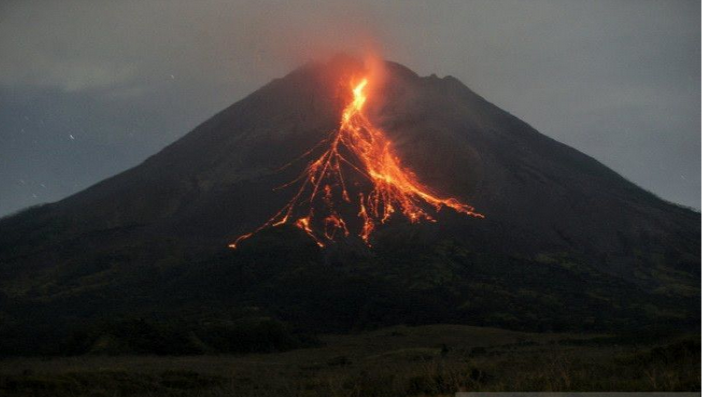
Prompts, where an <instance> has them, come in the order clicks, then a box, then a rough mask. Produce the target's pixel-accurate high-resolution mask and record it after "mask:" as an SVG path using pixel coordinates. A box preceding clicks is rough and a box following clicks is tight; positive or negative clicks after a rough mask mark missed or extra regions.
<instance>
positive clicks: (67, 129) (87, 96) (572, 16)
mask: <svg viewBox="0 0 706 397" xmlns="http://www.w3.org/2000/svg"><path fill="white" fill-rule="evenodd" d="M380 3H383V2H380V1H372V0H371V1H363V2H361V1H356V2H353V1H350V0H347V1H325V2H324V1H322V2H313V1H297V2H294V1H290V2H285V1H277V2H276V1H273V2H266V3H265V4H260V3H258V2H254V1H253V2H250V1H218V0H208V1H140V2H137V1H120V2H109V1H61V2H55V1H44V2H35V1H5V2H2V3H0V216H1V215H5V214H8V213H10V212H12V211H15V210H18V209H20V208H23V207H26V206H29V205H33V204H38V203H41V202H49V201H55V200H58V199H60V198H63V197H65V196H67V195H69V194H71V193H74V192H77V191H79V190H81V189H84V188H86V187H88V186H90V185H91V184H93V183H95V182H98V181H99V180H101V179H103V178H105V177H108V176H110V175H113V174H115V173H117V172H119V171H122V170H124V169H126V168H128V167H131V166H134V165H136V164H138V163H139V162H140V161H142V160H144V159H145V158H146V157H147V156H149V155H150V154H153V153H155V152H157V151H158V150H159V149H161V148H162V147H164V146H165V145H166V144H168V143H170V142H172V141H174V140H176V139H177V138H179V137H181V136H182V135H184V134H185V133H187V132H188V131H189V130H191V129H192V128H193V127H194V126H196V125H197V124H198V123H200V122H201V121H204V120H205V119H206V118H208V117H209V116H211V115H212V114H214V113H216V112H217V111H218V110H220V109H222V108H224V107H225V106H227V105H229V104H230V103H232V102H234V101H236V100H239V99H241V98H242V97H244V96H245V95H247V94H249V93H250V92H252V91H253V90H255V89H257V88H258V87H260V86H261V85H263V84H265V83H267V82H268V81H269V80H271V79H273V78H276V77H280V76H282V75H283V74H285V73H287V72H288V71H290V70H291V69H293V68H294V67H296V66H298V65H300V64H301V63H303V62H305V61H306V60H308V59H312V58H322V57H326V56H327V55H328V54H331V53H333V52H338V51H342V50H343V51H352V52H364V51H365V50H367V49H371V48H372V49H375V50H376V51H377V52H379V53H380V55H381V56H382V57H383V58H386V59H390V60H394V61H397V62H400V63H402V64H404V65H406V66H408V67H410V68H411V69H413V70H415V71H416V72H418V73H419V74H422V75H428V74H431V73H436V74H437V75H440V76H444V75H453V76H455V77H457V78H459V79H460V80H461V81H463V82H464V83H466V84H467V85H468V86H469V87H470V88H471V89H473V90H474V91H476V92H477V93H479V94H480V95H482V96H484V97H485V98H486V99H488V100H490V101H491V102H493V103H495V104H496V105H498V106H500V107H502V108H504V109H505V110H507V111H509V112H511V113H513V114H515V115H516V116H518V117H520V118H521V119H523V120H525V121H527V122H528V123H530V124H531V125H533V126H534V127H535V128H537V129H538V130H539V131H541V132H542V133H544V134H546V135H548V136H551V137H553V138H555V139H557V140H559V141H562V142H564V143H567V144H569V145H571V146H574V147H576V148H577V149H579V150H581V151H583V152H585V153H587V154H589V155H591V156H593V157H595V158H597V159H598V160H600V161H601V162H603V163H604V164H606V165H608V166H610V167H611V168H613V169H615V170H616V171H618V172H620V173H621V174H623V175H624V176H626V177H627V178H628V179H630V180H632V181H634V182H636V183H637V184H639V185H641V186H643V187H645V188H647V189H648V190H650V191H653V192H655V193H656V194H658V195H659V196H661V197H663V198H665V199H667V200H670V201H673V202H677V203H680V204H685V205H688V206H691V207H695V208H700V190H701V182H700V181H701V174H700V152H701V150H700V145H701V131H700V84H701V76H700V56H701V55H700V5H699V2H698V1H696V0H693V1H686V0H663V1H650V0H607V1H578V0H554V1H550V0H487V1H444V2H436V1H434V2H432V1H386V2H384V4H380Z"/></svg>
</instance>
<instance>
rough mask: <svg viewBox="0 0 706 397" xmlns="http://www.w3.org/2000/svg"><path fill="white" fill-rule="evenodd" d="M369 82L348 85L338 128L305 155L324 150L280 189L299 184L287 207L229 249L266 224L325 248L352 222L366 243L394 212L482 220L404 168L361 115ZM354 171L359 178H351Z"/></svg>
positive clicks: (416, 219)
mask: <svg viewBox="0 0 706 397" xmlns="http://www.w3.org/2000/svg"><path fill="white" fill-rule="evenodd" d="M367 85H368V79H367V78H363V79H362V80H360V81H358V82H356V83H354V84H352V93H353V98H352V101H351V102H350V103H349V104H348V105H347V106H346V107H345V109H344V110H343V114H342V115H341V124H340V127H339V128H338V130H336V131H334V132H333V133H332V134H331V136H330V137H329V138H327V139H326V140H324V141H322V142H321V143H320V144H319V145H317V146H316V147H314V148H313V149H311V150H310V151H308V152H307V153H305V155H304V156H306V155H309V154H311V153H312V152H314V151H315V150H316V149H317V148H318V147H319V146H321V145H322V144H328V146H327V147H328V149H327V150H326V151H325V152H324V153H323V154H322V155H321V156H319V157H318V158H316V159H315V160H314V161H312V162H311V163H309V165H308V166H307V167H306V168H305V169H304V171H303V172H302V173H301V174H300V175H299V176H298V177H297V178H296V179H294V180H293V181H291V182H289V183H287V184H285V185H284V186H281V187H280V188H285V187H288V186H292V185H295V184H297V183H300V185H299V189H298V190H297V192H296V194H295V195H294V196H293V197H292V199H291V200H290V201H289V202H288V203H287V205H286V206H284V208H282V209H281V210H280V211H279V212H278V213H276V214H275V215H274V216H273V217H272V218H271V219H270V220H268V221H267V222H265V224H263V225H262V226H260V227H259V228H258V229H257V230H255V231H254V232H252V233H248V234H245V235H242V236H240V237H239V238H238V239H237V240H236V241H235V242H234V243H232V244H230V245H229V246H230V247H231V248H236V247H237V245H238V243H239V242H241V241H242V240H244V239H247V238H248V237H250V236H252V235H253V233H256V232H258V231H260V230H262V229H264V228H266V227H272V226H279V225H283V224H286V223H291V224H293V225H294V226H296V227H298V228H300V229H302V230H303V231H304V232H306V233H307V234H308V235H309V236H310V237H311V238H312V239H313V240H314V241H315V242H316V243H317V244H318V245H319V246H320V247H324V246H325V245H326V244H327V243H329V242H333V241H335V240H336V239H337V237H339V236H341V235H343V236H346V237H347V236H349V234H350V232H349V226H353V225H352V224H353V223H355V224H356V225H355V226H357V227H358V228H359V232H358V236H360V238H361V239H363V241H365V243H366V244H368V245H369V244H370V236H371V234H372V233H373V232H374V231H375V229H376V228H377V227H378V226H379V225H380V224H383V223H385V222H387V221H389V220H390V219H391V218H392V217H393V216H394V214H399V215H401V216H403V217H405V218H406V219H407V220H408V221H410V222H412V223H416V222H419V221H421V220H425V221H429V222H435V221H436V220H435V219H434V217H433V216H432V215H431V214H430V213H429V211H428V209H431V208H434V209H435V210H436V211H440V210H441V208H443V207H448V208H451V209H453V210H456V211H457V212H459V213H461V214H465V215H468V216H472V217H476V218H483V215H481V214H479V213H477V212H475V210H474V209H473V207H471V206H470V205H467V204H464V203H461V202H460V201H458V200H456V199H455V198H441V197H438V196H437V195H435V194H434V193H432V192H431V190H430V189H429V188H428V187H426V186H424V185H423V184H421V183H420V182H419V181H418V180H417V176H416V175H415V174H414V172H412V171H410V170H408V169H405V168H403V167H402V165H401V161H400V159H399V157H398V156H397V155H396V154H395V152H394V149H393V147H392V142H391V141H390V140H388V139H387V137H386V135H385V133H384V132H383V131H382V130H380V129H378V128H375V127H374V126H373V125H372V123H371V122H370V121H369V120H368V118H367V117H366V116H365V114H364V113H363V107H364V105H365V102H366V100H367V96H366V93H365V88H366V86H367ZM304 156H302V157H304ZM300 158H301V157H300ZM295 161H296V160H295ZM290 165H291V163H290ZM285 167H286V166H285ZM356 174H357V175H359V176H361V177H362V178H355V175H356ZM359 180H362V182H358V181H359ZM347 181H348V182H349V183H348V184H347ZM351 184H353V185H355V186H349V185H351ZM361 185H366V186H367V189H365V188H363V187H361ZM353 189H355V190H353ZM366 190H367V192H366ZM351 193H357V197H351ZM342 203H343V205H341V204H342ZM424 207H426V208H427V209H425V208H424ZM351 209H353V210H351ZM342 213H344V215H345V216H344V215H342ZM344 218H345V219H348V222H346V220H344ZM349 224H351V225H349ZM315 226H316V227H315Z"/></svg>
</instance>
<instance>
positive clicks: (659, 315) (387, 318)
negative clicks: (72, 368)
mask: <svg viewBox="0 0 706 397" xmlns="http://www.w3.org/2000/svg"><path fill="white" fill-rule="evenodd" d="M393 237H394V236H393ZM393 237H390V236H387V237H385V236H383V237H382V238H387V239H388V240H387V241H385V243H384V244H380V247H382V248H377V249H375V251H374V252H373V253H372V254H371V253H365V252H362V251H357V250H355V249H353V248H351V247H342V246H341V247H336V248H333V251H329V252H321V251H320V250H319V249H318V248H317V247H316V246H315V245H314V244H313V243H312V242H311V241H310V240H309V239H308V238H306V237H305V236H302V235H300V233H299V231H298V230H291V229H288V228H277V229H273V230H269V231H266V232H263V233H261V234H259V235H257V236H256V237H254V238H252V239H251V240H248V241H247V242H246V243H244V244H243V245H242V247H241V248H240V249H238V250H236V251H231V250H221V253H217V254H212V255H209V256H207V259H201V260H199V259H198V258H191V260H190V258H189V256H190V255H191V254H190V255H187V254H184V253H183V251H181V248H180V247H179V246H178V243H177V242H176V241H172V242H170V241H164V242H161V243H159V244H154V245H152V244H145V245H141V246H137V247H135V246H130V247H123V248H121V249H115V250H114V251H110V252H98V253H91V254H89V255H88V256H87V257H86V258H77V259H74V260H73V261H71V262H69V263H66V264H65V265H64V267H63V268H59V269H57V271H60V272H61V273H60V276H59V277H56V276H52V277H50V278H47V280H46V283H45V284H41V285H34V286H32V287H31V288H29V289H28V290H27V291H26V292H25V294H24V295H23V296H22V297H21V298H19V297H10V296H8V295H0V303H1V305H0V316H2V317H1V318H2V321H1V322H0V353H1V354H3V355H46V354H63V355H80V354H86V353H94V354H160V355H179V354H208V353H252V352H272V351H284V350H289V349H293V348H298V347H307V346H312V345H316V343H317V341H316V335H317V334H320V333H330V332H337V333H340V332H344V333H345V332H359V331H365V330H370V329H375V328H379V327H384V326H390V325H395V324H409V325H420V324H435V323H456V324H469V325H477V326H493V327H501V328H506V329H513V330H523V331H533V332H609V333H612V334H627V335H632V334H635V333H638V332H639V333H641V334H645V333H648V334H658V333H667V334H669V333H675V332H683V331H684V330H697V329H698V328H697V327H698V319H699V317H698V300H697V299H696V298H697V297H694V298H693V299H685V298H684V297H680V296H675V295H668V294H655V293H649V292H647V291H645V290H644V289H641V288H638V287H637V286H635V285H634V284H631V283H627V282H622V281H620V279H618V278H615V277H605V276H604V275H603V274H602V273H601V272H599V271H598V270H595V269H594V268H592V267H591V266H590V264H586V263H581V262H580V261H577V260H576V259H573V258H572V257H571V255H569V254H566V253H564V254H553V255H542V256H538V257H534V258H528V257H520V256H510V257H507V256H502V255H492V254H487V253H486V254H480V253H473V252H471V251H470V250H469V249H468V248H466V247H464V246H463V245H462V244H459V243H457V242H455V241H454V240H451V239H447V240H436V241H431V242H425V240H424V239H423V238H421V237H414V236H411V237H410V236H406V237H405V244H396V243H395V238H393ZM410 242H411V243H410ZM335 250H339V251H335ZM344 250H348V251H344ZM153 251H156V253H153ZM165 253H166V254H165ZM157 255H161V257H162V260H161V261H159V262H156V263H152V264H147V263H141V262H142V261H144V258H145V257H147V258H150V257H153V256H157ZM191 256H192V257H193V256H194V255H191ZM282 258H286V260H282ZM138 264H139V265H138ZM128 266H129V267H132V268H133V271H129V272H127V271H121V272H116V267H123V269H124V267H128ZM528 269H531V271H528Z"/></svg>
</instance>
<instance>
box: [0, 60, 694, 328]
mask: <svg viewBox="0 0 706 397" xmlns="http://www.w3.org/2000/svg"><path fill="white" fill-rule="evenodd" d="M381 70H382V73H378V74H376V76H377V79H376V80H374V83H375V84H373V86H372V87H371V91H370V97H369V103H368V104H366V114H368V116H369V117H370V119H371V120H372V121H373V123H374V124H375V125H376V126H378V127H379V128H381V129H382V130H383V131H385V132H386V133H387V134H388V138H389V139H391V140H392V142H393V143H394V147H395V151H396V152H397V153H398V154H399V157H400V158H401V160H402V163H403V164H404V166H405V167H407V168H409V169H410V170H412V171H413V172H414V173H415V174H416V175H417V176H418V178H419V180H420V181H421V182H422V183H424V184H425V185H426V186H429V187H431V188H432V189H433V191H434V192H435V193H437V194H439V195H440V196H442V197H454V198H457V199H458V200H460V201H462V202H464V203H470V204H471V205H473V206H474V207H475V208H476V210H477V211H478V212H480V213H482V214H483V215H484V216H485V218H484V219H475V218H468V217H465V216H462V215H460V214H458V213H456V212H454V211H451V210H448V209H442V210H441V211H440V212H439V213H438V214H437V217H438V220H439V222H437V223H426V222H421V223H419V224H410V223H408V222H391V223H389V224H386V225H383V226H382V227H380V228H379V230H378V231H377V232H376V234H375V235H374V236H373V238H372V239H371V243H372V248H370V249H366V250H359V249H351V248H350V247H346V246H342V245H341V246H334V247H333V248H327V249H326V250H319V249H318V247H316V245H315V244H313V242H312V241H310V240H309V239H307V238H306V236H305V235H303V233H302V231H301V230H298V229H296V228H293V227H290V226H287V225H285V226H283V227H277V228H268V229H265V230H263V231H261V232H260V233H257V234H256V235H255V236H253V237H252V238H251V239H249V240H247V241H246V242H244V244H243V246H242V248H241V249H238V250H237V251H232V250H228V249H227V244H228V243H230V242H232V241H233V240H234V239H235V238H236V237H237V236H239V235H242V234H244V233H247V232H249V231H252V230H253V229H255V228H257V227H258V226H259V225H261V224H262V223H263V222H264V221H266V220H267V219H269V218H270V217H271V216H272V214H274V213H276V212H277V211H278V210H279V209H280V208H282V207H283V206H284V205H285V204H286V202H287V201H288V200H289V198H290V197H291V195H292V191H291V189H290V190H288V189H279V190H273V189H274V188H276V187H278V186H281V185H282V184H284V183H286V182H288V181H290V180H292V179H294V178H296V176H297V175H298V174H299V173H300V172H301V168H302V167H303V166H304V165H305V163H302V164H301V165H300V166H299V167H297V166H296V163H295V166H291V167H288V168H286V169H284V170H283V169H282V166H283V165H284V164H287V163H289V162H292V161H294V160H296V159H297V158H299V157H300V156H301V155H302V153H305V152H306V151H307V150H309V149H310V148H312V147H315V146H316V145H317V143H319V142H320V141H321V140H322V139H324V138H326V137H327V136H328V134H330V133H331V131H334V130H336V129H337V128H338V126H339V122H340V115H341V111H342V109H343V107H344V106H345V105H346V103H347V101H349V100H350V93H349V91H348V90H347V88H349V87H348V85H347V82H348V80H349V79H350V77H349V76H352V75H366V74H369V73H370V72H369V71H368V70H366V68H365V65H364V64H363V63H362V62H360V61H359V60H356V59H354V58H348V57H345V56H340V57H336V58H334V59H332V60H331V61H329V62H327V63H311V64H308V65H305V66H303V67H301V68H299V69H297V70H295V71H293V72H292V73H290V74H288V75H287V76H285V77H283V78H280V79H276V80H273V81H272V82H270V83H269V84H267V85H265V86H264V87H262V88H261V89H259V90H257V91H256V92H254V93H253V94H251V95H249V96H248V97H246V98H245V99H243V100H241V101H239V102H237V103H235V104H233V105H232V106H230V107H228V108H226V109H224V110H223V111H221V112H220V113H218V114H217V115H215V116H214V117H212V118H211V119H209V120H207V121H206V122H204V123H203V124H201V125H200V126H198V127H197V128H196V129H194V130H193V131H192V132H190V133H189V134H187V135H186V136H185V137H183V138H182V139H179V140H178V141H176V142H174V143H173V144H172V145H170V146H168V147H167V148H165V149H164V150H162V151H161V152H159V153H158V154H156V155H154V156H152V157H150V158H149V159H147V160H146V161H145V162H144V163H142V164H141V165H139V166H137V167H135V168H133V169H130V170H127V171H125V172H123V173H121V174H119V175H116V176H114V177H112V178H109V179H107V180H105V181H103V182H101V183H98V184H96V185H94V186H92V187H91V188H89V189H86V190H85V191H83V192H80V193H78V194H76V195H74V196H71V197H69V198H67V199H64V200H62V201H59V202H57V203H53V204H48V205H44V206H41V207H37V208H33V209H29V210H27V211H24V212H22V213H20V214H18V215H14V216H11V217H8V218H4V219H2V220H1V221H0V275H1V276H2V277H1V279H2V281H1V282H0V288H2V291H4V294H5V299H6V300H7V301H8V302H14V303H13V305H16V306H13V305H9V306H8V307H9V309H7V312H5V313H3V315H4V316H6V317H7V318H12V319H14V322H15V324H19V323H22V321H21V319H20V315H19V313H20V311H19V310H20V309H19V308H20V307H23V308H26V307H32V308H35V310H36V312H37V313H44V314H41V315H40V314H38V315H37V317H35V318H33V319H32V320H31V321H34V322H40V323H43V324H46V323H47V322H49V323H51V322H52V321H55V322H57V323H61V324H62V325H61V326H57V327H54V328H56V329H58V330H61V331H60V332H59V331H56V332H59V333H60V334H61V335H59V336H57V338H59V337H60V336H61V337H64V336H65V334H67V333H69V332H70V330H71V329H72V327H75V326H76V324H79V325H81V324H86V323H91V322H92V321H94V320H95V319H96V318H102V317H103V316H110V315H117V314H120V315H123V314H125V313H138V312H142V311H144V312H152V313H154V312H159V313H162V314H163V315H167V316H168V315H169V314H165V313H175V312H179V313H182V314H183V313H185V312H188V313H194V312H199V311H203V312H209V313H211V312H214V311H218V310H217V309H215V308H223V307H228V308H229V309H228V310H235V309H236V308H244V307H250V308H252V307H255V308H257V310H258V311H261V312H263V313H266V314H267V315H268V316H273V317H274V318H277V319H278V320H282V321H285V322H288V323H290V324H293V325H294V326H295V327H301V328H304V329H309V330H316V331H318V330H348V329H351V328H356V327H358V328H360V327H370V326H376V325H380V324H384V323H389V322H393V323H395V322H400V323H401V322H407V323H424V322H460V323H470V324H477V325H488V324H490V325H500V326H507V327H515V328H523V329H566V328H575V329H583V328H590V329H611V330H614V329H622V328H627V329H631V328H632V329H634V328H638V327H645V326H662V327H682V326H695V324H697V322H698V297H699V281H698V280H699V278H698V275H699V274H700V215H699V214H698V213H696V212H694V211H692V210H689V209H685V208H682V207H679V206H676V205H673V204H670V203H667V202H665V201H663V200H661V199H659V198H658V197H656V196H654V195H652V194H650V193H649V192H647V191H645V190H643V189H641V188H640V187H638V186H636V185H634V184H632V183H631V182H629V181H627V180H626V179H624V178H623V177H621V176H620V175H618V174H617V173H615V172H613V171H611V170H610V169H608V168H607V167H605V166H603V165H602V164H600V163H599V162H598V161H596V160H594V159H592V158H590V157H588V156H586V155H584V154H582V153H580V152H578V151H576V150H574V149H572V148H570V147H568V146H566V145H564V144H562V143H560V142H557V141H554V140H552V139H550V138H548V137H546V136H544V135H542V134H541V133H539V132H537V131H536V130H534V129H533V128H532V127H531V126H529V125H527V124H526V123H524V122H522V121H521V120H519V119H517V118H515V117H513V116H512V115H510V114H508V113H507V112H505V111H503V110H502V109H499V108H498V107H496V106H494V105H493V104H491V103H489V102H487V101H486V100H484V99H483V98H482V97H481V96H479V95H478V94H476V93H474V92H472V91H471V90H469V89H468V88H467V87H466V86H464V85H463V84H462V83H461V82H460V81H458V80H457V79H455V78H453V77H450V76H449V77H444V78H439V77H437V76H435V75H432V76H429V77H420V76H418V75H417V74H415V73H414V72H412V71H411V70H409V69H407V68H405V67H404V66H402V65H399V64H396V63H393V62H384V63H383V64H382V68H381ZM342 82H345V83H343V84H342ZM342 87H344V89H342ZM312 290H314V291H315V292H312ZM329 299H330V302H324V301H326V300H329ZM69 308H70V309H69ZM186 308H189V309H188V310H187V309H186ZM196 308H201V309H196ZM351 308H353V309H351ZM13 310H14V312H13ZM219 310H220V309H219ZM224 310H225V309H224ZM49 313H52V314H51V316H49ZM228 313H230V314H229V315H228V316H235V315H234V314H232V313H231V312H228ZM547 313H552V314H551V315H548V314H547ZM239 315H240V314H239ZM213 316H215V317H219V316H220V314H219V313H215V314H213ZM49 317H51V318H52V320H51V321H50V320H47V318H49ZM187 317H188V316H187ZM197 317H198V316H197ZM57 318H58V319H57ZM199 318H200V317H199ZM193 321H196V322H198V321H201V320H199V319H198V318H196V319H194V320H193ZM25 325H26V324H24V325H23V324H20V325H18V326H17V327H19V328H12V329H9V330H6V331H5V332H6V333H8V334H12V333H13V332H15V333H16V332H18V331H17V330H18V329H24V328H22V327H23V326H25ZM582 327H583V328H582ZM12 335H15V334H12Z"/></svg>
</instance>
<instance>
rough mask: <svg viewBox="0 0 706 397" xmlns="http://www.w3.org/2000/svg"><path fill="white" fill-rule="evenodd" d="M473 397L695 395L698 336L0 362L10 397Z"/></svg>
mask: <svg viewBox="0 0 706 397" xmlns="http://www.w3.org/2000/svg"><path fill="white" fill-rule="evenodd" d="M460 390H466V391H479V390H482V391H568V390H571V391H696V390H700V345H699V339H698V337H697V336H696V335H693V336H681V337H674V336H672V337H649V338H647V337H640V338H637V337H631V338H627V337H615V336H606V335H572V334H530V333H520V332H512V331H506V330H500V329H493V328H478V327H468V326H457V325H433V326H421V327H402V326H400V327H392V328H385V329H381V330H377V331H374V332H369V333H362V334H357V335H333V336H325V337H322V346H321V347H317V348H310V349H300V350H293V351H289V352H284V353H273V354H252V355H243V356H179V357H155V356H117V357H106V356H82V357H66V358H12V359H5V360H2V361H0V395H3V396H57V397H61V396H83V395H90V396H96V397H98V396H232V395H238V396H361V397H362V396H366V397H369V396H423V395H453V393H454V392H456V391H460Z"/></svg>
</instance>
